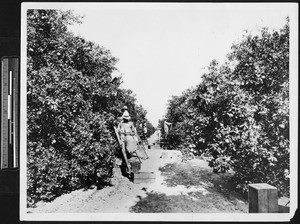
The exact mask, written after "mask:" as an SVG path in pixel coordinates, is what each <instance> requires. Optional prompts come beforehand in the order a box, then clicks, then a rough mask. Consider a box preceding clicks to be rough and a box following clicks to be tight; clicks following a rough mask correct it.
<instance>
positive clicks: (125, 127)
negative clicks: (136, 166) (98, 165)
mask: <svg viewBox="0 0 300 224" xmlns="http://www.w3.org/2000/svg"><path fill="white" fill-rule="evenodd" d="M121 118H122V122H121V123H120V124H119V125H118V129H117V130H118V132H119V135H120V138H121V141H122V150H124V151H123V156H124V157H125V158H124V159H125V161H126V163H127V168H128V170H129V171H128V172H131V168H130V167H129V164H128V162H127V161H128V159H127V157H129V158H130V157H132V156H133V153H134V152H136V150H137V142H138V139H137V137H136V136H137V132H136V129H135V127H134V125H133V123H132V122H131V121H130V119H131V118H130V115H129V113H128V111H127V110H125V111H124V113H123V115H122V117H121Z"/></svg>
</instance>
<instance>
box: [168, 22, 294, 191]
mask: <svg viewBox="0 0 300 224" xmlns="http://www.w3.org/2000/svg"><path fill="white" fill-rule="evenodd" d="M227 59H228V60H226V62H225V63H224V64H222V65H220V64H219V63H218V62H217V61H215V60H214V61H212V62H211V64H210V65H209V67H208V72H207V73H205V74H204V75H203V76H202V81H201V83H200V84H198V85H197V86H196V87H195V88H192V89H188V90H186V91H185V92H183V93H182V95H180V96H173V97H172V98H171V99H170V100H169V103H168V111H167V115H166V116H167V118H168V120H169V121H171V122H172V123H173V128H172V130H171V132H170V134H169V136H167V140H168V141H169V143H170V145H171V146H173V147H182V148H183V149H188V150H189V151H190V152H193V153H194V154H197V155H206V156H207V157H208V160H209V164H210V166H211V167H213V168H214V171H215V172H225V171H227V170H228V169H232V170H233V171H234V172H235V174H234V176H233V180H232V181H233V183H235V186H236V187H237V188H238V189H240V190H242V191H243V192H244V193H245V192H247V185H248V184H249V183H261V182H264V183H269V184H272V185H274V186H276V187H277V188H278V189H279V193H280V194H285V193H288V191H289V179H288V173H289V155H290V154H289V24H288V19H287V23H286V25H285V26H284V27H283V28H282V29H281V30H280V31H269V30H268V29H266V28H263V29H262V30H261V33H260V34H259V35H251V34H246V35H245V36H244V38H243V39H242V41H240V42H239V43H236V44H234V45H233V46H232V51H231V52H230V53H229V54H228V57H227Z"/></svg>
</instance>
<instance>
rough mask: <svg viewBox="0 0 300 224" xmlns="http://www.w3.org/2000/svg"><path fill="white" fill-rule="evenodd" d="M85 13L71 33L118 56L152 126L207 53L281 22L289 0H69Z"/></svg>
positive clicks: (218, 54)
mask: <svg viewBox="0 0 300 224" xmlns="http://www.w3.org/2000/svg"><path fill="white" fill-rule="evenodd" d="M66 8H69V9H74V11H75V12H76V13H78V14H80V15H85V18H84V19H83V24H81V25H79V26H73V27H71V30H72V31H73V32H74V34H76V35H81V36H83V37H85V38H86V39H87V40H90V41H93V42H96V43H98V44H99V45H101V46H103V47H105V48H107V49H109V50H110V51H111V53H112V55H113V56H115V57H116V58H118V59H119V62H118V63H117V65H116V67H117V68H118V70H119V71H120V73H116V74H114V75H117V76H119V75H121V74H122V77H123V80H124V84H123V85H122V87H124V88H127V89H131V90H133V92H134V94H135V95H136V98H137V100H138V103H139V104H141V105H142V106H143V107H144V108H145V109H146V110H147V112H148V114H147V118H148V120H149V121H150V122H151V123H152V124H153V125H154V126H157V124H158V119H161V118H162V116H163V115H164V114H165V112H166V108H167V101H168V99H170V97H171V96H172V95H180V94H181V93H182V91H184V90H186V89H187V88H190V87H194V86H196V85H197V84H199V83H200V81H201V78H200V77H201V75H202V74H203V72H204V70H205V67H206V66H208V65H209V63H210V62H211V61H212V60H213V59H217V60H218V61H219V62H221V63H222V62H223V61H224V59H225V56H226V54H228V53H229V52H230V47H231V45H232V44H233V43H234V42H235V41H238V40H240V39H241V37H242V35H243V34H245V32H244V31H245V30H246V29H247V30H249V31H251V32H252V33H254V32H257V30H258V29H259V27H269V28H270V29H276V30H277V29H279V28H282V27H283V25H284V24H285V23H286V20H285V18H286V16H288V15H290V13H291V12H294V11H295V10H294V9H295V6H293V5H291V4H279V3H272V4H262V3H260V4H253V3H250V4H245V3H240V4H230V3H215V4H213V3H209V4H207V3H206V4H204V3H193V4H191V3H176V4H175V3H171V4H167V3H159V4H158V3H89V4H88V3H84V4H69V5H67V6H66Z"/></svg>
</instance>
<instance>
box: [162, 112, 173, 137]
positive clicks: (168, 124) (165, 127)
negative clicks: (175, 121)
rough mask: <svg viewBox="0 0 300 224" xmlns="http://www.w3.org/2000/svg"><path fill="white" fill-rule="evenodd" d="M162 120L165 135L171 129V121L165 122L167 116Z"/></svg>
mask: <svg viewBox="0 0 300 224" xmlns="http://www.w3.org/2000/svg"><path fill="white" fill-rule="evenodd" d="M163 120H164V123H163V124H164V133H165V136H167V135H168V134H169V131H170V129H171V126H172V123H170V122H167V118H166V117H163Z"/></svg>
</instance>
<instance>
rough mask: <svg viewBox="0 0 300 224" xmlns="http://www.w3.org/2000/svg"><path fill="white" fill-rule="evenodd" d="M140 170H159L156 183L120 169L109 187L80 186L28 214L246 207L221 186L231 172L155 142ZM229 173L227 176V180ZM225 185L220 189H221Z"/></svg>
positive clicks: (223, 210)
mask: <svg viewBox="0 0 300 224" xmlns="http://www.w3.org/2000/svg"><path fill="white" fill-rule="evenodd" d="M155 138H156V136H155V134H154V135H153V136H152V138H150V139H149V143H150V144H151V145H152V146H151V149H146V152H147V154H148V156H149V159H147V160H144V161H143V163H142V167H141V171H148V172H149V171H150V172H154V173H155V176H156V178H155V182H154V183H140V184H136V183H132V182H130V181H129V180H128V179H127V178H125V177H123V176H122V175H121V174H120V173H119V172H116V173H115V175H114V177H113V178H112V180H111V186H108V187H105V188H103V189H100V190H98V189H97V188H96V187H92V188H90V189H87V190H85V189H80V190H76V191H73V192H71V193H69V194H65V195H62V196H60V197H58V198H57V199H55V200H54V201H52V202H49V203H46V202H39V203H37V204H36V207H35V208H29V209H28V212H30V213H129V212H134V213H145V212H247V209H248V205H247V203H246V202H245V201H243V200H242V199H241V198H240V197H236V195H235V194H230V193H229V194H228V192H225V193H226V195H229V197H228V196H224V195H225V193H224V192H223V191H222V187H223V185H222V184H223V183H225V182H226V181H225V179H226V178H227V176H219V175H217V174H213V173H212V172H211V169H210V168H209V167H208V166H207V163H206V162H205V161H203V160H201V159H194V160H191V161H188V162H185V163H182V156H181V153H180V151H177V150H162V149H160V148H158V146H154V145H153V142H155ZM224 178H225V179H224ZM220 189H221V190H220Z"/></svg>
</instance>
